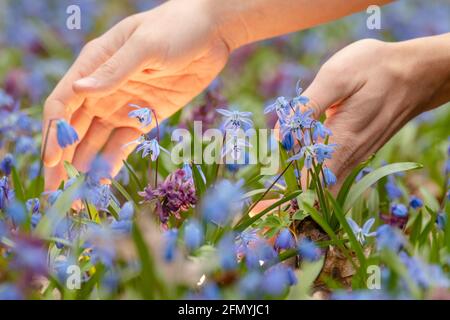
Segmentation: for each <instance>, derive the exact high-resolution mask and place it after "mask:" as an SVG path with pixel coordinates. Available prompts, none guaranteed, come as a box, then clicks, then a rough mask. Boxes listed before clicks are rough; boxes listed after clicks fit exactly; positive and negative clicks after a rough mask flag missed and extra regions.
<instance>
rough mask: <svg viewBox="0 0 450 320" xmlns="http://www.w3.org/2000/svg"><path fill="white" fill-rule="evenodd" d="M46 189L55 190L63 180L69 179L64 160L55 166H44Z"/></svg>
mask: <svg viewBox="0 0 450 320" xmlns="http://www.w3.org/2000/svg"><path fill="white" fill-rule="evenodd" d="M44 178H45V191H55V190H56V189H58V187H59V185H60V184H61V182H62V181H64V180H66V179H67V174H66V171H65V169H64V165H63V163H62V162H60V163H58V164H57V165H56V166H53V167H44Z"/></svg>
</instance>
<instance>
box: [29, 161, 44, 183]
mask: <svg viewBox="0 0 450 320" xmlns="http://www.w3.org/2000/svg"><path fill="white" fill-rule="evenodd" d="M40 166H41V164H40V163H39V161H34V162H33V163H32V164H31V165H30V167H29V168H28V177H29V178H30V180H33V179H36V178H37V176H38V174H39V169H40Z"/></svg>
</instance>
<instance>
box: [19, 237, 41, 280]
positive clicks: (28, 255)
mask: <svg viewBox="0 0 450 320" xmlns="http://www.w3.org/2000/svg"><path fill="white" fill-rule="evenodd" d="M13 250H14V253H15V255H14V261H13V265H14V267H16V268H20V269H22V270H24V271H26V272H31V273H32V274H40V275H43V274H46V273H47V271H48V264H47V250H46V249H45V246H44V245H43V243H42V242H41V241H40V240H36V239H32V238H19V239H18V240H16V242H15V247H14V249H13Z"/></svg>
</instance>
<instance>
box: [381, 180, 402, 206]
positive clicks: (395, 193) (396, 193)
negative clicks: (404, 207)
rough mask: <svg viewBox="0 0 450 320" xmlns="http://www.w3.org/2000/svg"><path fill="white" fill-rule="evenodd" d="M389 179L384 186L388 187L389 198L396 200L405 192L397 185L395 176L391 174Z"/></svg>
mask: <svg viewBox="0 0 450 320" xmlns="http://www.w3.org/2000/svg"><path fill="white" fill-rule="evenodd" d="M388 179H389V181H388V182H387V183H386V184H385V185H384V188H385V189H386V192H387V195H388V197H389V199H391V200H394V199H398V198H401V197H402V196H403V192H402V191H401V190H400V188H399V187H397V184H396V183H395V179H394V177H393V176H389V178H388Z"/></svg>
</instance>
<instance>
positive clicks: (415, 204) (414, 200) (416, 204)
mask: <svg viewBox="0 0 450 320" xmlns="http://www.w3.org/2000/svg"><path fill="white" fill-rule="evenodd" d="M409 205H410V206H411V208H413V209H419V208H422V206H423V201H422V200H421V199H420V198H418V197H416V196H411V198H409Z"/></svg>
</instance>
